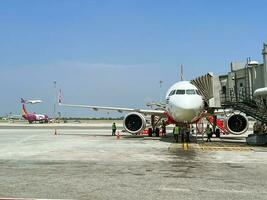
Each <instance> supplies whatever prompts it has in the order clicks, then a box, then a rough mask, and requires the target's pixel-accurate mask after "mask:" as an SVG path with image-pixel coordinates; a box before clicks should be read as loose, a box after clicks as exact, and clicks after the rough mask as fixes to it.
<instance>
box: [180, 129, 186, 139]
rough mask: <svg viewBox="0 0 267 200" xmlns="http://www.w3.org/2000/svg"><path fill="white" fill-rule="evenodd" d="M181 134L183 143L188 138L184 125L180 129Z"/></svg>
mask: <svg viewBox="0 0 267 200" xmlns="http://www.w3.org/2000/svg"><path fill="white" fill-rule="evenodd" d="M180 135H181V143H184V142H185V138H186V128H185V127H184V126H182V127H181V129H180Z"/></svg>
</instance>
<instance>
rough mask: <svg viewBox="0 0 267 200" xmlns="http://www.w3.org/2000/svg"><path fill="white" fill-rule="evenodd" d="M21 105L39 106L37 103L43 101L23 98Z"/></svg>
mask: <svg viewBox="0 0 267 200" xmlns="http://www.w3.org/2000/svg"><path fill="white" fill-rule="evenodd" d="M20 101H21V103H26V104H37V103H42V102H43V101H42V100H38V99H37V100H25V99H23V98H20Z"/></svg>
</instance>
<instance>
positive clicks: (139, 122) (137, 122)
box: [123, 112, 146, 134]
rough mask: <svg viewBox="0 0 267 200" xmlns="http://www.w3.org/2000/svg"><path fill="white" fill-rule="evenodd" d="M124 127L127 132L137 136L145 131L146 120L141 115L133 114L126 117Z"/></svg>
mask: <svg viewBox="0 0 267 200" xmlns="http://www.w3.org/2000/svg"><path fill="white" fill-rule="evenodd" d="M123 126H124V129H125V130H126V131H127V132H129V133H131V134H137V133H139V132H141V131H143V130H145V128H146V119H145V117H144V116H143V115H142V114H141V113H137V112H132V113H129V114H127V115H126V116H125V118H124V120H123Z"/></svg>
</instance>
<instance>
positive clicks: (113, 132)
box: [112, 122, 117, 135]
mask: <svg viewBox="0 0 267 200" xmlns="http://www.w3.org/2000/svg"><path fill="white" fill-rule="evenodd" d="M116 130H117V127H116V124H115V122H114V123H113V124H112V135H116V134H115V133H116Z"/></svg>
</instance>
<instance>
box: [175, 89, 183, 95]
mask: <svg viewBox="0 0 267 200" xmlns="http://www.w3.org/2000/svg"><path fill="white" fill-rule="evenodd" d="M176 94H185V90H176Z"/></svg>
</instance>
